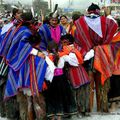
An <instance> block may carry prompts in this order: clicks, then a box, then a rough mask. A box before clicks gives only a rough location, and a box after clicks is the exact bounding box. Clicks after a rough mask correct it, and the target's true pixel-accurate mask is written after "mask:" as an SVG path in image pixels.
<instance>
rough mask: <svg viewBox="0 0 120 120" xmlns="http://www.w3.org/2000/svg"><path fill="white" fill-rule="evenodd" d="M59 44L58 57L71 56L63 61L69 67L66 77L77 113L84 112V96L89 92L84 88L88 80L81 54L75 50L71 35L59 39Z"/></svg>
mask: <svg viewBox="0 0 120 120" xmlns="http://www.w3.org/2000/svg"><path fill="white" fill-rule="evenodd" d="M61 43H62V46H63V49H62V51H61V52H59V55H60V56H63V57H64V56H65V55H69V57H71V54H72V57H71V59H65V61H67V62H68V63H69V67H68V70H67V72H66V73H67V74H68V75H67V76H68V79H69V80H70V83H71V85H72V87H73V91H74V92H75V94H76V95H75V98H76V103H77V107H78V111H79V112H84V111H85V110H86V106H88V104H89V103H88V101H87V99H86V97H85V95H87V92H88V91H87V90H89V89H88V88H86V84H88V83H90V80H89V77H88V74H87V72H86V71H85V69H84V67H83V66H82V65H81V64H82V63H83V57H82V55H81V53H80V52H79V51H78V50H77V49H76V48H75V45H74V44H73V43H74V38H73V37H72V35H70V34H66V35H65V36H63V37H61ZM73 56H74V57H73ZM75 56H76V58H77V60H78V62H77V60H76V58H75ZM68 60H69V61H68ZM75 61H76V62H75ZM75 63H76V64H75Z"/></svg>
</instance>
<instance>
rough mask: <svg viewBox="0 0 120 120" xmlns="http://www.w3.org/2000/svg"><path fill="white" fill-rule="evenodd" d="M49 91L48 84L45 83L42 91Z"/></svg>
mask: <svg viewBox="0 0 120 120" xmlns="http://www.w3.org/2000/svg"><path fill="white" fill-rule="evenodd" d="M47 89H48V87H47V84H46V82H43V86H42V90H43V91H44V90H47Z"/></svg>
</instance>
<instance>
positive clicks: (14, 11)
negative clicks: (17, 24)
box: [12, 8, 19, 17]
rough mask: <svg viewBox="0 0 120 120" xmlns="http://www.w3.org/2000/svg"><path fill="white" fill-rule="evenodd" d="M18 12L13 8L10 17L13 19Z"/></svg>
mask: <svg viewBox="0 0 120 120" xmlns="http://www.w3.org/2000/svg"><path fill="white" fill-rule="evenodd" d="M18 11H19V9H18V8H13V10H12V16H13V17H14V16H15V15H16V13H17V12H18Z"/></svg>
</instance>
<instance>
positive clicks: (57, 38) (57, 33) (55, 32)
mask: <svg viewBox="0 0 120 120" xmlns="http://www.w3.org/2000/svg"><path fill="white" fill-rule="evenodd" d="M50 30H51V38H52V39H53V40H54V41H55V42H56V43H59V41H60V27H59V25H58V26H57V27H55V28H54V27H51V28H50Z"/></svg>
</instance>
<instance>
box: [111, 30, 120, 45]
mask: <svg viewBox="0 0 120 120" xmlns="http://www.w3.org/2000/svg"><path fill="white" fill-rule="evenodd" d="M119 41H120V32H119V33H117V35H116V36H114V37H113V40H112V42H113V43H114V42H119Z"/></svg>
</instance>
